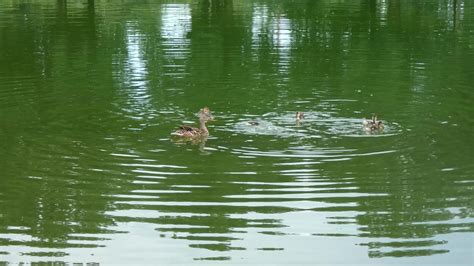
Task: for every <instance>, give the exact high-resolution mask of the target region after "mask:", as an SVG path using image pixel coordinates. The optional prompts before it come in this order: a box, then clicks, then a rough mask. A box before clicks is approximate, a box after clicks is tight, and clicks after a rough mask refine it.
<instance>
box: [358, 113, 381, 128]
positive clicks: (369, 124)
mask: <svg viewBox="0 0 474 266" xmlns="http://www.w3.org/2000/svg"><path fill="white" fill-rule="evenodd" d="M362 124H363V125H364V130H365V131H369V132H374V131H378V130H382V129H383V128H384V125H383V123H382V121H381V120H377V116H376V115H372V119H371V120H366V119H365V118H364V120H363V121H362Z"/></svg>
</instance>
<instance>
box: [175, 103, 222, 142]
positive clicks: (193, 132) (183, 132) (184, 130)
mask: <svg viewBox="0 0 474 266" xmlns="http://www.w3.org/2000/svg"><path fill="white" fill-rule="evenodd" d="M198 115H199V128H196V127H190V126H185V125H183V126H180V127H179V129H178V130H176V131H175V132H173V133H171V135H173V136H178V137H183V138H192V139H196V138H206V137H208V136H209V131H208V130H207V128H206V123H207V122H208V121H211V120H214V117H213V116H212V114H211V110H209V108H208V107H204V108H202V109H201V110H200V111H199V113H198Z"/></svg>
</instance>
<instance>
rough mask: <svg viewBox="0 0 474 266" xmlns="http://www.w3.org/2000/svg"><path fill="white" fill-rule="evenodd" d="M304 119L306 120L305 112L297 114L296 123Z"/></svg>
mask: <svg viewBox="0 0 474 266" xmlns="http://www.w3.org/2000/svg"><path fill="white" fill-rule="evenodd" d="M303 118H304V114H303V112H296V122H299V121H301V120H303Z"/></svg>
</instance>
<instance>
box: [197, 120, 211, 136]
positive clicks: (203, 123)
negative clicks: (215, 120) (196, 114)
mask: <svg viewBox="0 0 474 266" xmlns="http://www.w3.org/2000/svg"><path fill="white" fill-rule="evenodd" d="M199 123H200V125H199V129H201V131H202V132H203V133H204V134H206V135H207V134H209V131H208V130H207V127H206V120H199Z"/></svg>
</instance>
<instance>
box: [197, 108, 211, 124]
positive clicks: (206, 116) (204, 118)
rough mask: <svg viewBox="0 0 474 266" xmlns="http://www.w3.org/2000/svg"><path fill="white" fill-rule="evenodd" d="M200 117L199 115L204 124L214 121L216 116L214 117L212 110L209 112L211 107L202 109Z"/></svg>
mask: <svg viewBox="0 0 474 266" xmlns="http://www.w3.org/2000/svg"><path fill="white" fill-rule="evenodd" d="M198 115H199V120H200V121H202V122H207V121H212V120H214V116H213V115H212V113H211V110H209V107H204V108H202V109H201V110H200V111H199V113H198Z"/></svg>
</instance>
